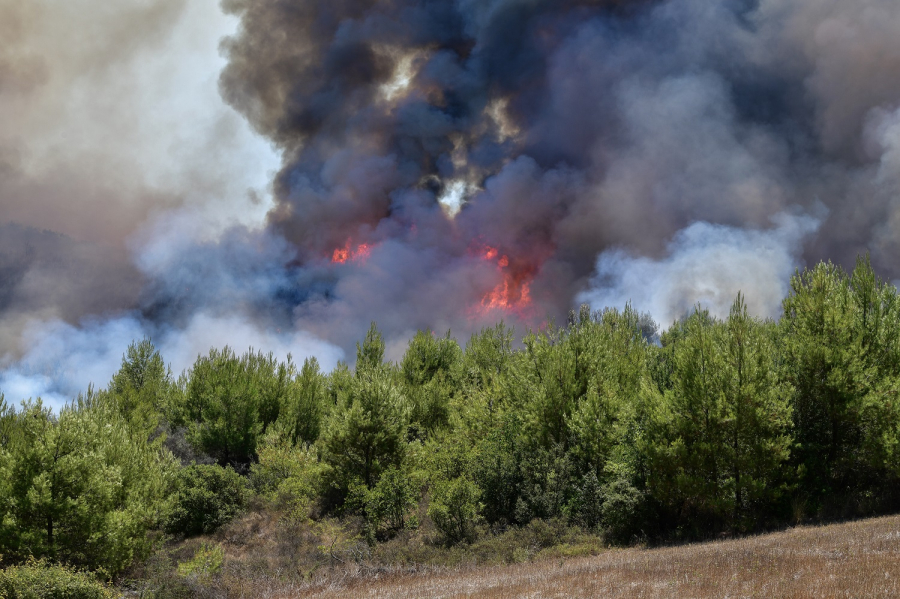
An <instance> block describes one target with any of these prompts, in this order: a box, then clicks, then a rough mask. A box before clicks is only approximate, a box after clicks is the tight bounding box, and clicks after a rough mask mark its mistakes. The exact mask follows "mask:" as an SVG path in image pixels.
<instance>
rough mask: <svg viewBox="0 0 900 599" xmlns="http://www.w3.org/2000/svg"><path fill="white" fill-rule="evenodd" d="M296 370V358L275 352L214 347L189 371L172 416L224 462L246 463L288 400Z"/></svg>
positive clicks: (198, 446)
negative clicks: (282, 358)
mask: <svg viewBox="0 0 900 599" xmlns="http://www.w3.org/2000/svg"><path fill="white" fill-rule="evenodd" d="M293 374H294V367H293V365H292V364H291V363H290V361H288V363H287V364H284V363H278V362H277V361H276V360H275V358H274V357H273V356H272V354H269V355H263V354H262V353H254V352H253V351H252V350H251V351H249V352H247V353H245V354H243V355H242V356H238V355H237V354H235V353H234V352H233V351H232V350H231V349H230V348H228V347H225V348H224V349H222V350H221V351H220V350H217V349H212V350H210V352H209V355H208V356H200V357H198V358H197V361H196V362H195V363H194V366H193V368H192V369H191V370H190V372H189V373H187V374H186V376H185V377H183V381H182V384H183V386H184V392H183V395H182V397H181V399H180V401H177V402H175V405H173V406H172V408H171V413H170V420H171V421H172V422H173V423H174V424H176V425H186V426H187V427H188V439H189V441H190V442H191V444H192V445H193V446H194V447H195V448H196V449H198V450H200V451H203V452H205V453H207V454H209V455H212V456H213V457H215V458H216V459H217V460H218V462H219V464H221V465H226V464H232V465H235V466H245V465H247V464H249V463H250V462H251V461H252V460H253V459H254V458H255V457H256V445H257V442H258V441H259V439H260V437H261V436H262V434H263V433H264V432H265V430H266V428H267V427H268V426H269V425H270V424H272V423H273V422H275V421H276V420H277V418H278V416H279V412H280V409H281V406H282V405H283V404H284V403H286V401H287V400H286V396H288V394H289V393H290V390H291V387H292V386H293V384H294V383H293V381H292V379H293ZM298 433H299V431H298Z"/></svg>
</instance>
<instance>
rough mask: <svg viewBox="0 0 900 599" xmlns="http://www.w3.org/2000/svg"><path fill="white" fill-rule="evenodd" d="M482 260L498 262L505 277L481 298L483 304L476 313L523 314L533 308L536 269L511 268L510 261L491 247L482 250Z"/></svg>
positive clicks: (498, 266)
mask: <svg viewBox="0 0 900 599" xmlns="http://www.w3.org/2000/svg"><path fill="white" fill-rule="evenodd" d="M479 253H480V255H481V259H482V260H485V261H487V262H494V261H496V264H497V269H498V270H499V271H500V272H501V275H502V277H503V280H502V282H500V283H498V284H497V286H496V287H494V288H493V289H492V290H491V291H489V292H488V293H486V294H485V295H484V297H482V298H481V304H480V305H479V306H478V307H477V308H476V311H477V312H479V313H481V314H485V313H487V312H490V311H492V310H504V311H507V312H518V313H522V312H524V311H525V310H526V309H527V308H529V307H530V306H531V280H532V278H533V276H534V269H533V268H531V267H525V268H523V267H521V266H520V267H518V268H516V267H510V264H511V262H510V259H509V257H508V256H506V255H501V254H500V251H499V250H498V249H497V248H495V247H491V246H484V247H483V248H481V250H480V252H479Z"/></svg>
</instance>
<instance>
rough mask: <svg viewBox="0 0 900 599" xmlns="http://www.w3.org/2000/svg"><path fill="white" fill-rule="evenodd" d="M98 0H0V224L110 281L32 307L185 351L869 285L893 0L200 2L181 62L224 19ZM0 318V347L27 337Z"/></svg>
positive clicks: (895, 214) (883, 263) (886, 120)
mask: <svg viewBox="0 0 900 599" xmlns="http://www.w3.org/2000/svg"><path fill="white" fill-rule="evenodd" d="M67 6H68V5H67ZM99 6H101V4H100V3H97V2H96V0H74V1H73V3H72V9H71V11H70V10H69V9H68V8H67V9H65V10H62V9H60V10H59V11H53V10H50V8H51V7H50V3H49V2H43V1H38V2H29V3H25V2H16V1H13V0H0V15H2V16H4V17H7V16H9V15H12V17H10V18H0V23H2V25H0V27H3V28H5V30H4V31H3V33H4V34H5V35H7V36H8V37H5V38H4V39H9V40H11V42H10V43H9V44H7V45H5V46H4V48H3V49H2V50H0V110H3V111H4V112H5V113H11V114H17V115H21V117H22V118H19V119H16V120H15V121H14V122H11V121H9V120H4V121H3V123H4V124H3V125H0V127H2V128H0V207H2V210H3V217H4V218H2V219H0V220H9V221H15V222H18V223H21V224H23V225H26V226H31V227H36V228H37V229H50V230H53V231H57V232H60V233H63V234H65V235H68V236H69V237H70V238H71V239H72V240H73V243H91V244H99V245H97V247H100V245H102V244H107V245H112V246H113V247H116V248H120V249H122V248H127V251H126V252H123V253H122V254H121V255H124V256H126V257H127V259H125V260H122V259H121V257H119V258H117V260H113V262H115V264H116V265H115V266H108V267H104V269H103V270H104V271H107V270H108V271H111V272H112V271H116V269H120V271H121V272H122V273H126V272H128V273H130V274H129V275H128V276H124V275H123V277H122V278H121V279H120V280H127V281H135V283H134V285H133V287H132V286H125V288H123V289H124V290H123V291H120V292H119V293H118V294H116V293H112V294H110V293H108V289H109V288H110V285H112V283H111V282H110V281H109V280H107V279H102V278H101V279H97V281H98V282H97V285H96V286H97V291H96V297H97V298H100V297H105V298H107V299H104V300H103V301H99V300H97V299H94V298H91V295H90V293H89V292H86V291H85V292H82V291H79V292H78V293H75V294H73V295H72V299H71V300H67V299H66V298H65V297H63V294H59V297H58V299H53V300H52V301H49V300H48V302H49V304H48V305H49V306H50V308H48V309H47V310H46V311H45V310H44V309H43V308H42V309H41V310H36V311H35V312H34V313H33V314H31V316H33V318H32V320H34V319H37V320H38V321H42V320H43V321H47V320H48V319H52V318H57V319H62V320H63V321H65V322H67V323H69V324H70V325H73V326H76V328H78V327H80V328H79V329H78V330H84V331H87V330H95V329H96V330H100V329H97V326H98V325H96V323H97V322H101V323H102V322H114V321H115V319H116V318H125V317H129V318H135V319H137V321H138V322H139V323H140V327H141V328H140V330H141V331H150V332H151V333H153V334H156V335H161V334H162V333H160V332H159V331H162V330H164V329H165V328H166V327H168V330H171V331H179V332H180V333H179V334H180V335H181V337H180V339H182V340H183V342H184V344H186V346H189V345H190V343H189V341H190V339H191V336H193V335H200V332H199V331H200V330H201V329H204V330H206V327H205V325H204V326H203V327H201V326H200V325H197V324H196V323H198V322H201V323H203V322H210V323H213V324H209V326H210V327H214V326H225V325H221V323H232V325H233V322H235V321H232V320H229V319H237V320H236V321H237V322H241V323H247V325H248V326H250V327H252V329H253V330H254V331H256V332H257V333H255V334H254V335H255V336H254V338H255V339H257V340H270V341H272V343H273V344H275V345H276V346H278V344H279V343H281V344H282V346H286V345H287V344H288V342H279V341H278V339H281V337H279V335H287V336H288V338H290V339H293V338H295V337H296V338H297V339H305V340H313V341H315V339H320V340H322V341H323V342H325V343H326V344H329V345H326V346H321V347H320V346H318V345H316V343H318V342H317V341H316V342H314V343H313V341H311V343H313V345H316V347H318V348H319V349H316V350H315V351H324V352H326V353H327V352H332V354H329V355H338V354H337V353H334V352H335V351H336V352H340V351H343V352H344V353H343V355H352V349H353V344H354V343H355V341H356V340H357V339H358V337H359V336H360V335H361V334H362V332H363V331H365V329H366V328H367V327H368V324H369V323H370V322H371V321H372V320H375V321H377V322H378V323H379V325H380V326H381V327H382V329H383V331H384V332H385V334H386V337H387V340H388V345H389V348H390V351H389V356H390V357H392V358H396V357H399V355H400V354H401V353H402V351H403V348H404V346H405V341H406V339H407V338H408V337H409V335H410V334H411V333H412V332H413V331H415V330H416V329H429V328H430V329H432V330H440V331H444V330H446V329H451V330H452V331H453V332H454V333H455V334H456V335H457V336H458V337H460V338H463V339H464V338H465V337H466V336H467V335H468V334H469V333H470V332H472V331H475V330H478V329H479V328H480V327H481V326H483V325H485V324H489V323H492V322H496V321H497V320H499V319H500V318H503V319H505V320H506V322H507V323H510V324H514V325H516V326H518V327H519V329H520V330H521V329H522V328H523V327H528V326H537V325H539V324H540V323H542V322H543V321H544V320H546V319H547V318H555V319H556V320H557V321H561V320H562V319H563V318H564V315H565V314H566V313H567V312H568V310H569V309H570V308H571V307H573V306H574V305H576V304H577V303H578V302H580V301H582V300H585V299H587V300H589V301H591V302H592V303H593V304H594V306H595V307H596V308H600V307H602V306H603V305H605V304H608V303H615V304H619V305H621V304H622V303H624V302H625V301H627V300H629V299H631V300H633V301H634V302H635V303H636V304H637V303H640V304H642V306H644V307H642V309H648V310H651V311H653V312H654V314H656V316H657V318H659V319H660V320H662V321H664V322H667V321H669V320H671V319H672V318H675V317H677V316H679V315H680V311H682V310H683V309H684V308H685V307H688V308H689V307H690V305H693V303H694V302H695V301H698V300H699V301H705V302H707V303H708V304H709V305H710V306H712V307H713V308H714V309H719V307H720V306H722V305H730V301H731V299H732V298H733V297H732V296H733V293H734V292H735V291H736V289H741V290H743V291H744V292H745V294H746V297H747V300H748V303H749V304H750V305H751V306H753V307H754V309H755V310H756V311H757V313H759V314H762V315H777V305H776V297H780V294H782V293H783V291H784V289H785V285H786V283H787V277H788V276H789V274H790V272H791V271H792V270H793V268H795V267H802V266H803V265H806V264H811V263H813V262H815V261H818V260H821V259H830V260H832V261H835V262H837V263H840V264H842V265H844V266H848V267H849V266H852V264H853V263H854V260H855V258H856V256H857V255H858V254H861V253H866V252H869V253H870V254H871V258H872V262H873V265H874V266H875V268H876V269H877V270H878V271H879V273H880V274H881V275H882V276H884V277H886V278H888V279H900V266H898V265H897V263H896V260H895V259H894V257H895V256H896V255H897V252H898V250H900V247H898V246H900V202H898V197H900V41H898V39H900V38H898V36H897V35H896V31H898V30H900V5H898V4H897V3H896V2H895V1H894V0H859V1H858V2H854V3H847V2H840V1H839V0H724V1H722V2H708V1H707V0H665V1H662V0H655V1H654V0H644V1H636V0H632V1H628V0H619V1H612V0H565V1H552V2H551V1H550V0H527V1H526V0H490V1H478V2H475V1H470V0H456V1H451V0H431V1H421V0H392V1H391V2H380V1H379V2H372V1H363V0H347V1H343V2H337V3H335V2H292V1H288V0H252V1H251V0H225V1H224V2H223V3H222V8H223V10H224V11H225V12H227V13H228V14H229V15H230V17H229V18H230V19H232V21H228V22H229V23H235V22H236V23H237V29H236V30H235V31H234V33H233V34H228V35H227V37H226V39H224V40H223V41H222V44H221V51H222V56H221V57H218V56H212V58H210V57H209V56H208V55H207V54H203V53H200V54H196V53H192V52H194V50H195V49H196V48H195V45H192V44H194V42H192V41H191V40H206V41H204V42H202V43H204V44H207V47H209V45H210V44H211V45H215V43H218V38H219V37H221V35H223V34H226V33H227V30H228V29H229V27H232V25H229V26H228V27H224V26H221V23H223V22H225V21H222V20H220V19H225V17H223V16H222V15H220V14H218V13H217V12H216V11H215V10H214V9H215V7H213V8H212V9H211V8H210V7H211V6H212V5H210V4H205V3H203V2H198V3H188V2H185V1H184V0H155V1H154V0H129V1H128V2H123V3H117V4H116V5H115V6H113V5H109V4H103V5H102V6H104V7H106V8H105V10H103V11H100V12H97V11H96V10H95V11H93V13H92V11H90V10H86V9H87V8H89V7H99ZM76 8H77V9H79V10H80V12H79V11H78V10H76ZM94 13H96V16H92V17H84V16H79V15H82V14H94ZM213 13H216V14H215V15H213ZM212 16H215V18H211V17H212ZM66 19H75V22H79V23H81V24H82V25H84V26H85V27H86V29H85V31H91V32H94V33H96V35H94V36H93V37H92V39H93V38H99V39H103V40H105V41H104V43H96V44H95V43H85V42H84V39H88V37H90V36H84V38H79V39H78V40H75V39H73V37H72V35H71V34H69V36H68V37H66V36H63V37H57V36H56V33H55V32H57V31H58V30H59V27H60V24H62V23H66V22H67V21H66ZM78 19H82V21H83V22H82V21H78ZM226 20H227V19H226ZM139 21H140V22H142V23H143V22H145V23H146V25H142V26H141V27H140V28H136V27H135V25H134V24H135V23H137V22H139ZM54 23H55V25H54ZM203 23H218V25H210V26H209V27H205V26H203V25H202V24H203ZM197 28H199V29H197ZM77 29H78V28H77V27H73V28H72V30H77ZM194 29H196V30H197V31H201V32H203V35H200V36H192V35H190V33H191V32H193V31H194ZM197 43H201V42H197ZM71 48H74V49H75V51H71ZM214 54H215V53H214V52H213V55H214ZM200 55H202V56H206V58H196V57H197V56H200ZM184 56H194V57H195V59H191V60H190V61H187V62H186V61H184V60H181V58H182V57H184ZM183 64H189V66H187V67H178V65H183ZM176 67H177V68H176ZM220 71H221V75H219V72H220ZM172 73H175V75H172ZM217 77H218V82H217V85H218V90H215V89H214V88H215V85H216V78H217ZM201 81H202V85H201V83H200V82H201ZM210 83H211V84H212V86H210V85H209V84H210ZM160 89H162V90H170V92H169V93H161V92H160V91H159V90H160ZM179 89H184V90H190V91H186V92H184V93H182V94H180V95H179V94H178V93H174V92H172V91H171V90H179ZM210 90H212V91H213V93H216V92H217V93H219V94H221V99H219V98H218V97H217V98H216V99H215V101H214V102H213V101H212V100H210V99H209V97H210V96H209V95H207V94H209V92H210ZM95 92H100V93H95ZM96 97H100V98H101V99H100V100H96V101H95V100H91V98H96ZM222 101H224V102H226V103H227V104H228V105H230V106H231V108H232V109H234V110H233V111H228V110H227V109H225V108H224V106H223V105H222ZM210 107H211V108H210ZM48 115H49V118H46V117H47V116H48ZM98 115H100V117H102V118H98ZM107 115H109V116H107ZM241 117H243V118H244V119H246V121H245V122H242V121H241V120H240V119H241ZM95 122H101V123H111V124H114V125H115V128H112V125H110V127H108V128H104V127H102V126H97V127H95V126H94V125H91V126H90V127H87V128H85V123H95ZM248 125H249V126H250V127H252V129H253V130H254V131H255V133H256V135H257V136H258V137H254V136H252V135H249V134H248V133H247V130H246V126H248ZM85 130H86V131H87V134H86V135H83V136H82V135H80V132H82V131H85ZM119 130H122V131H125V134H124V135H121V134H118V133H116V134H114V133H113V131H115V132H118V131H119ZM60 140H64V141H66V143H63V142H62V141H60ZM248 188H253V189H255V190H257V191H256V192H255V194H254V195H252V196H251V197H252V198H256V199H255V200H253V199H251V198H248V194H247V189H248ZM66 192H71V193H69V194H68V195H67V194H66ZM21 198H29V201H28V202H24V201H22V200H21ZM38 237H39V236H38ZM38 237H36V239H37V238H38ZM85 247H86V246H85ZM92 251H93V250H92ZM92 251H87V250H84V252H85V255H91V256H93V255H94V254H92ZM97 252H99V253H102V252H101V251H100V250H97ZM6 260H7V262H5V263H4V264H7V263H11V262H10V259H6ZM83 260H84V261H86V262H85V264H87V263H88V262H90V263H91V264H101V263H102V261H103V260H107V261H109V260H112V259H111V258H108V257H104V258H102V259H101V258H91V259H90V260H88V258H84V259H83ZM17 264H18V263H17ZM29 264H31V263H29ZM704 265H705V266H704ZM42 268H43V267H42ZM79 269H82V267H77V268H74V267H73V270H75V271H77V270H79ZM20 270H21V269H20ZM38 270H39V271H40V269H38ZM83 270H85V271H87V270H88V267H87V266H86V265H85V266H84V267H83ZM10 272H11V271H10ZM16 272H19V271H16ZM16 276H17V277H18V276H19V275H16ZM36 278H38V279H40V277H36ZM16 280H17V281H18V280H24V278H22V279H16ZM73 280H79V279H77V278H73ZM16 285H18V283H17V284H16ZM135 287H136V288H137V291H135V290H134V288H135ZM16 289H18V286H17V287H16ZM23 294H24V295H23ZM692 294H696V295H697V297H693V296H692ZM26 296H27V294H25V292H24V291H20V290H17V291H15V292H14V293H12V294H11V295H10V294H6V295H3V297H4V298H9V297H16V298H22V297H26ZM48 297H53V294H52V293H51V294H50V295H49V296H48ZM3 301H7V303H8V305H13V304H15V305H19V306H21V305H26V304H27V302H26V301H24V300H19V299H17V300H15V301H13V300H9V299H6V300H3ZM9 302H12V303H9ZM16 302H18V304H16ZM104 302H105V303H104ZM685 304H687V306H686V305H685ZM4 310H5V312H4V313H3V314H4V315H5V314H18V316H17V317H16V319H15V320H16V322H20V323H27V322H29V319H28V312H27V311H25V313H24V315H23V314H22V313H17V312H15V310H13V309H12V308H4ZM85 317H91V318H94V319H95V320H90V321H89V322H93V323H95V324H93V325H91V324H84V325H79V324H78V323H79V322H82V320H83V319H84V318H85ZM204 318H209V319H212V320H210V321H204V320H203V319H204ZM97 319H99V320H97ZM6 322H7V319H6V316H4V323H6ZM86 322H87V321H86ZM215 323H220V324H215ZM4 326H6V324H4ZM25 326H26V324H19V325H17V328H16V330H18V331H20V332H21V331H24V330H25V328H23V327H25ZM234 326H236V325H234ZM92 327H93V328H92ZM237 328H240V327H237ZM10 330H11V329H10ZM279 331H283V332H284V333H279ZM267 335H268V337H267ZM200 336H201V337H202V335H200ZM309 336H312V337H309ZM9 339H10V340H9V341H7V340H4V341H3V343H2V347H0V352H3V351H5V352H7V353H8V355H9V356H11V357H10V358H8V362H7V363H8V364H11V365H14V364H15V363H16V360H17V359H19V358H20V357H21V356H23V355H28V352H29V351H30V350H31V348H32V345H33V342H32V345H29V342H28V341H26V340H24V338H23V337H22V336H21V334H19V335H17V336H14V338H13V337H9ZM215 339H216V341H218V338H215ZM204 343H205V342H204ZM298 343H299V344H300V345H303V344H304V343H305V341H303V342H300V341H298ZM175 345H177V344H175ZM173 347H174V345H173ZM310 347H312V346H310ZM335 347H336V348H341V349H340V350H335V349H334V348H335ZM173 351H174V350H173ZM191 351H193V349H191Z"/></svg>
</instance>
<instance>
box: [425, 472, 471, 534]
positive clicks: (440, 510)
mask: <svg viewBox="0 0 900 599" xmlns="http://www.w3.org/2000/svg"><path fill="white" fill-rule="evenodd" d="M480 498H481V489H479V488H478V485H476V484H475V482H474V481H472V480H471V479H469V478H468V477H466V476H457V477H455V478H452V479H450V480H441V481H439V482H438V483H437V484H435V485H434V487H433V489H432V495H431V503H430V504H429V505H428V517H429V518H431V520H432V521H433V522H434V525H435V526H436V527H437V529H438V530H439V531H440V532H441V534H442V535H443V536H444V540H445V541H446V542H447V543H448V544H450V545H453V544H456V543H460V542H469V543H471V542H473V541H474V540H475V537H476V527H477V524H478V521H479V519H480V512H481V508H482V505H481V503H480V502H479V499H480Z"/></svg>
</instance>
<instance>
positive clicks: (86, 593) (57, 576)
mask: <svg viewBox="0 0 900 599" xmlns="http://www.w3.org/2000/svg"><path fill="white" fill-rule="evenodd" d="M114 597H118V594H117V593H116V592H114V591H113V590H112V589H110V588H109V587H107V586H106V585H104V584H101V583H100V582H98V581H97V579H95V578H94V577H93V576H91V575H90V574H88V573H86V572H79V571H77V570H73V569H71V568H67V567H65V566H59V565H51V564H49V563H47V562H45V561H39V562H31V563H29V564H26V565H23V566H12V567H9V568H6V569H4V570H0V599H112V598H114Z"/></svg>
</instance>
